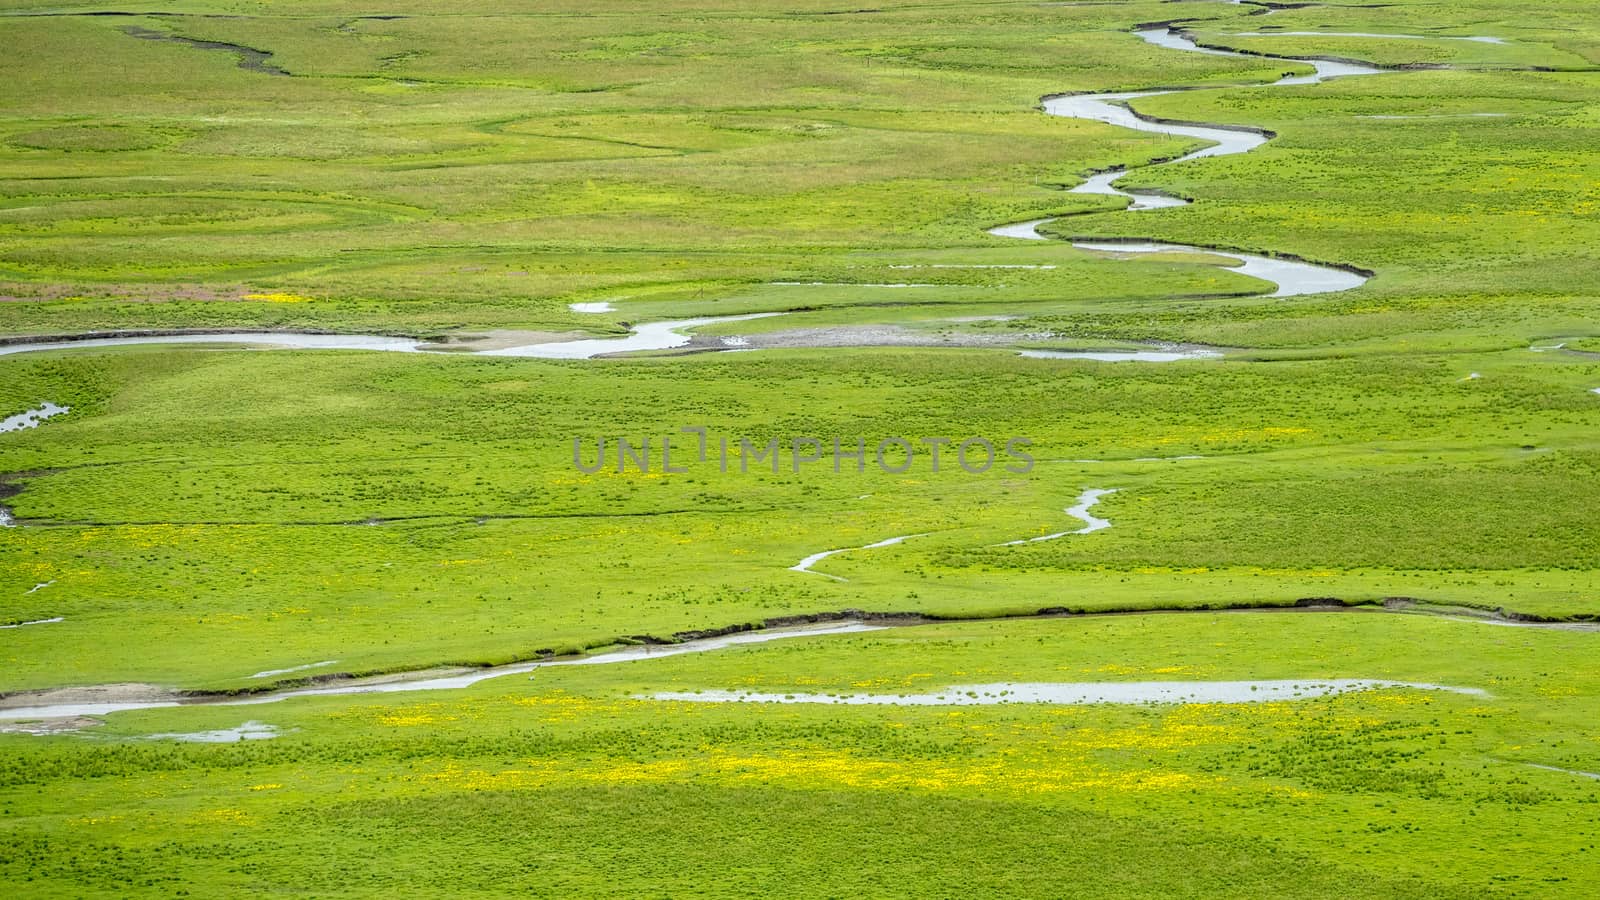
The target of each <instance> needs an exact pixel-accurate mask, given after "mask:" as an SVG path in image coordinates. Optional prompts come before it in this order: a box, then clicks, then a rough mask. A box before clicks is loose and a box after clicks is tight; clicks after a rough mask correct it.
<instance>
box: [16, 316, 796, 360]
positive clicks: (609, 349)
mask: <svg viewBox="0 0 1600 900" xmlns="http://www.w3.org/2000/svg"><path fill="white" fill-rule="evenodd" d="M776 315H782V314H781V313H751V314H748V315H742V316H709V317H705V318H699V319H678V320H675V321H667V322H648V323H646V324H643V325H639V326H637V327H635V328H634V330H633V332H632V333H631V334H628V335H626V336H622V337H612V338H593V339H589V340H578V341H551V342H547V343H542V344H527V345H524V346H520V347H505V348H502V349H499V350H460V351H450V352H453V353H455V354H456V355H460V354H463V353H464V354H467V355H473V356H517V357H532V358H538V359H592V358H594V357H596V356H600V355H602V354H606V353H628V352H633V351H641V350H670V349H673V348H676V347H682V346H684V345H686V344H688V343H689V341H690V340H691V338H690V336H689V335H687V334H685V333H684V332H685V331H687V330H688V329H691V328H698V327H700V326H702V325H713V324H716V323H718V322H736V321H740V320H743V319H759V318H764V317H767V316H776ZM138 344H252V345H257V346H265V347H285V348H290V349H294V350H379V351H387V352H397V353H432V352H442V351H435V350H430V349H427V348H425V347H423V346H422V344H423V342H421V341H416V340H413V339H411V338H398V337H387V336H384V335H366V334H298V333H293V332H273V333H268V334H252V333H245V332H239V333H230V334H174V335H136V336H130V337H114V338H92V339H89V340H55V341H32V342H28V343H21V344H8V345H4V346H0V356H5V355H8V354H12V353H31V352H35V351H40V350H75V349H78V348H85V349H90V348H95V347H124V346H131V345H138Z"/></svg>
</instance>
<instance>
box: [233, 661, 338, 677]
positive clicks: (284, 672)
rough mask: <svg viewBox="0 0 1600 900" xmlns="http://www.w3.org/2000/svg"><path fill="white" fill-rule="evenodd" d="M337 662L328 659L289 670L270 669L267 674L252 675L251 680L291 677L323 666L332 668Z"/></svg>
mask: <svg viewBox="0 0 1600 900" xmlns="http://www.w3.org/2000/svg"><path fill="white" fill-rule="evenodd" d="M337 662H338V660H337V659H326V660H323V661H322V662H314V663H306V664H305V665H303V666H290V667H289V668H287V669H268V670H266V671H265V672H257V673H255V674H254V675H251V676H250V677H251V678H271V677H272V676H274V675H290V674H293V673H295V672H304V671H307V670H309V669H320V668H322V667H323V666H331V665H334V664H335V663H337Z"/></svg>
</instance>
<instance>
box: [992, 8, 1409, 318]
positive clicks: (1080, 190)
mask: <svg viewBox="0 0 1600 900" xmlns="http://www.w3.org/2000/svg"><path fill="white" fill-rule="evenodd" d="M1134 33H1135V34H1137V35H1138V36H1139V37H1140V38H1142V39H1144V40H1145V41H1146V42H1148V43H1151V44H1155V45H1156V46H1159V47H1166V48H1168V49H1172V50H1183V51H1187V52H1190V53H1204V54H1207V55H1210V56H1231V57H1235V58H1238V59H1252V58H1258V57H1253V56H1252V55H1251V54H1247V53H1236V52H1234V51H1231V50H1218V49H1213V48H1210V47H1201V46H1200V45H1198V44H1196V43H1195V42H1194V41H1193V40H1192V39H1190V38H1189V37H1188V36H1186V35H1184V34H1182V33H1181V32H1178V31H1176V30H1174V29H1172V28H1170V27H1168V26H1165V25H1160V26H1147V27H1144V28H1140V29H1137V30H1136V31H1135V32H1134ZM1301 61H1302V62H1306V63H1308V64H1310V65H1311V66H1312V67H1313V68H1314V69H1315V70H1316V71H1315V72H1314V73H1313V74H1311V75H1290V76H1286V77H1284V78H1280V79H1279V80H1278V81H1276V82H1273V86H1284V85H1297V84H1319V83H1321V82H1323V81H1326V80H1328V79H1330V78H1341V77H1347V76H1353V75H1377V74H1380V73H1382V72H1384V71H1385V70H1384V69H1379V68H1376V67H1374V66H1367V65H1361V64H1359V63H1350V62H1338V61H1329V60H1320V59H1308V60H1301ZM1179 90H1180V89H1171V90H1158V91H1120V92H1111V93H1103V94H1068V95H1062V96H1056V97H1046V98H1045V100H1044V104H1043V106H1044V111H1045V113H1047V114H1049V115H1052V116H1063V117H1065V118H1069V119H1088V120H1090V121H1094V122H1104V123H1106V124H1108V125H1117V126H1120V127H1122V128H1130V129H1133V130H1135V131H1144V132H1148V133H1150V134H1164V135H1175V136H1178V137H1188V138H1198V139H1200V140H1205V141H1210V142H1211V143H1210V145H1208V146H1206V147H1202V148H1200V149H1199V150H1195V151H1193V152H1191V153H1186V154H1184V155H1183V156H1180V157H1178V158H1177V159H1174V160H1170V161H1168V162H1164V163H1155V164H1154V165H1175V164H1177V163H1184V162H1189V161H1191V160H1196V159H1206V158H1208V157H1213V156H1232V155H1235V154H1239V153H1248V152H1250V151H1251V150H1254V149H1256V148H1257V147H1260V146H1261V145H1262V144H1265V143H1266V142H1267V141H1269V140H1271V139H1272V135H1271V134H1269V133H1267V132H1265V131H1262V130H1261V129H1256V128H1237V127H1230V126H1224V125H1200V124H1189V123H1182V122H1168V121H1163V120H1158V119H1151V118H1147V117H1144V116H1141V115H1140V114H1138V113H1136V112H1134V111H1133V109H1132V108H1131V107H1129V106H1128V103H1129V102H1130V101H1133V100H1138V99H1140V98H1143V97H1159V96H1162V95H1164V94H1174V93H1178V91H1179ZM1125 174H1127V173H1126V170H1124V169H1114V170H1111V171H1108V172H1101V173H1098V174H1096V175H1093V176H1090V178H1089V179H1088V180H1087V181H1085V182H1084V183H1083V184H1080V185H1078V186H1077V187H1074V188H1072V189H1071V190H1070V191H1068V193H1071V194H1102V195H1114V196H1118V197H1124V198H1126V199H1127V200H1128V206H1127V211H1128V212H1140V211H1143V210H1151V209H1169V208H1171V207H1175V206H1186V205H1188V204H1189V203H1190V202H1191V201H1189V200H1186V199H1183V198H1181V197H1174V196H1171V195H1169V194H1163V193H1159V192H1155V191H1126V190H1123V189H1121V188H1118V187H1117V186H1116V181H1117V180H1118V179H1119V178H1121V177H1122V176H1123V175H1125ZM1054 221H1057V219H1032V220H1029V221H1027V222H1017V223H1014V224H1011V225H1002V226H1000V227H998V228H992V229H990V230H989V233H990V234H992V235H995V236H996V237H1008V238H1019V239H1022V240H1048V238H1047V237H1046V236H1045V235H1043V234H1040V233H1039V230H1038V229H1039V227H1040V226H1042V225H1048V224H1050V223H1051V222H1054ZM1072 246H1074V247H1077V248H1078V249H1080V250H1093V251H1098V252H1105V253H1130V254H1139V253H1163V252H1189V253H1209V254H1213V255H1217V256H1225V257H1228V258H1231V259H1235V260H1237V261H1238V263H1239V265H1237V266H1235V267H1233V269H1234V271H1236V272H1239V273H1240V274H1243V275H1249V276H1252V277H1254V278H1259V279H1261V280H1263V281H1270V282H1272V283H1273V284H1275V285H1277V289H1276V290H1275V291H1273V293H1272V294H1271V296H1273V297H1298V296H1303V295H1306V294H1326V293H1333V292H1336V291H1348V290H1351V289H1353V288H1358V287H1360V286H1361V285H1363V284H1365V283H1366V282H1367V278H1368V277H1369V276H1368V275H1366V274H1364V273H1361V272H1358V271H1356V270H1354V269H1350V268H1345V267H1340V266H1328V265H1319V264H1316V263H1309V262H1303V261H1300V260H1295V259H1286V258H1283V257H1271V256H1262V255H1259V254H1254V253H1240V252H1236V251H1232V250H1222V249H1218V248H1211V247H1192V246H1189V245H1186V244H1169V243H1159V242H1155V241H1140V240H1075V241H1072Z"/></svg>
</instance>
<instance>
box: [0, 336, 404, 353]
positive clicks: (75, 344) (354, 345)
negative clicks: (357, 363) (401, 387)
mask: <svg viewBox="0 0 1600 900" xmlns="http://www.w3.org/2000/svg"><path fill="white" fill-rule="evenodd" d="M140 344H256V345H261V346H268V347H288V348H292V349H295V350H386V351H391V352H400V353H418V352H421V351H420V350H419V349H418V344H419V342H418V341H414V340H412V339H411V338H398V337H386V336H384V335H375V334H299V333H295V332H274V333H271V334H250V333H245V332H234V333H228V334H168V335H132V336H128V337H112V338H90V339H88V340H81V341H72V340H56V341H30V342H28V343H22V344H6V345H3V346H0V356H8V355H10V354H13V353H32V352H35V351H39V350H75V349H78V348H80V347H81V348H84V349H92V348H95V347H130V346H136V345H140Z"/></svg>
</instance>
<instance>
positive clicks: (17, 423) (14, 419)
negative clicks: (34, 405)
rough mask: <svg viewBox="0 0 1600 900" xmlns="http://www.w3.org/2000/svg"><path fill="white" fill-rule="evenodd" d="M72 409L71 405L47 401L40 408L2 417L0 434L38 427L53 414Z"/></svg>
mask: <svg viewBox="0 0 1600 900" xmlns="http://www.w3.org/2000/svg"><path fill="white" fill-rule="evenodd" d="M71 411H72V407H70V406H57V405H55V404H54V403H51V402H49V401H46V402H44V403H41V404H40V405H39V408H38V409H25V410H23V411H22V412H19V413H17V414H16V415H14V416H7V417H5V418H4V419H0V434H5V433H6V432H8V431H21V430H23V429H24V428H38V427H39V423H40V422H43V421H44V420H45V419H48V418H50V417H51V416H59V415H63V414H65V413H69V412H71Z"/></svg>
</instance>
